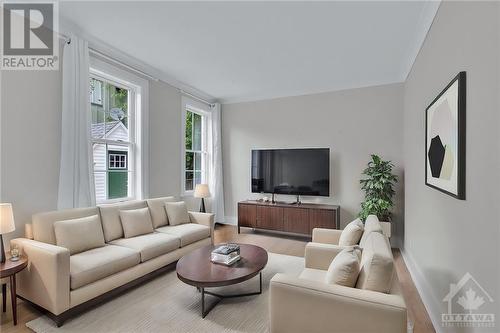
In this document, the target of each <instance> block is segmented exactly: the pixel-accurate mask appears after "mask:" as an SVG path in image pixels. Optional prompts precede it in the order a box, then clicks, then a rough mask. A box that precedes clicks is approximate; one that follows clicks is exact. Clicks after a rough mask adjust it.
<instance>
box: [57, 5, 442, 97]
mask: <svg viewBox="0 0 500 333" xmlns="http://www.w3.org/2000/svg"><path fill="white" fill-rule="evenodd" d="M438 6H439V2H429V1H421V2H414V1H400V2H399V1H387V2H379V1H368V2H359V1H351V2H272V3H271V2H197V3H194V2H130V1H128V2H127V1H123V2H122V1H112V2H62V3H60V12H61V15H62V17H63V20H64V21H67V22H69V23H70V24H71V26H73V27H74V28H75V29H78V31H83V32H84V33H85V35H86V36H92V38H93V39H95V40H96V41H100V42H102V43H104V44H107V45H108V46H110V47H112V48H115V49H118V50H120V51H123V52H124V53H125V54H127V55H128V56H131V57H133V58H135V59H137V60H139V61H140V62H141V63H144V64H147V65H149V66H150V68H152V69H154V70H155V73H154V74H156V75H157V76H158V77H160V78H162V77H168V78H170V79H173V80H175V81H178V82H182V83H185V84H187V85H189V86H191V87H194V88H196V89H198V90H199V91H202V92H204V93H206V94H207V95H210V96H213V97H215V98H217V99H219V100H221V101H223V102H236V101H249V100H259V99H268V98H275V97H282V96H293V95H302V94H310V93H318V92H325V91H333V90H341V89H349V88H357V87H365V86H371V85H379V84H387V83H394V82H402V81H404V80H405V78H406V76H407V74H408V72H409V70H410V68H411V65H412V64H413V61H414V59H415V57H416V55H417V53H418V50H419V49H420V46H421V44H422V42H423V40H424V38H425V35H426V33H427V31H428V29H429V27H430V24H431V23H432V20H433V18H434V15H435V13H436V11H437V8H438ZM167 81H168V80H167Z"/></svg>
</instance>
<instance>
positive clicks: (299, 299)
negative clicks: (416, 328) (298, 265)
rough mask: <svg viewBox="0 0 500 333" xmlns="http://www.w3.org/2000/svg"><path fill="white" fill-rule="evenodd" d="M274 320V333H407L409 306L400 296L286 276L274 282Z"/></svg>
mask: <svg viewBox="0 0 500 333" xmlns="http://www.w3.org/2000/svg"><path fill="white" fill-rule="evenodd" d="M270 318H271V323H270V327H271V332H272V333H295V332H296V333H302V332H308V333H324V332H331V333H334V332H338V333H348V332H353V333H363V332H377V333H381V332H383V333H393V332H394V333H396V332H397V333H403V332H406V306H405V303H404V300H403V298H402V297H401V296H400V295H397V294H384V293H379V292H375V291H370V290H362V289H357V288H349V287H344V286H340V285H329V284H326V283H318V282H317V281H313V280H306V279H301V278H296V277H291V276H287V275H284V274H276V275H275V276H274V277H273V278H272V279H271V288H270Z"/></svg>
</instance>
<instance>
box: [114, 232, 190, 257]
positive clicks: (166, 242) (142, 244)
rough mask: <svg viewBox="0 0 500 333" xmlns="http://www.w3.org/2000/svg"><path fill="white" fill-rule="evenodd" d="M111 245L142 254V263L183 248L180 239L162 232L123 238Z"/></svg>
mask: <svg viewBox="0 0 500 333" xmlns="http://www.w3.org/2000/svg"><path fill="white" fill-rule="evenodd" d="M110 244H113V245H118V246H123V247H126V248H129V249H132V250H136V251H138V252H140V254H141V262H145V261H147V260H149V259H153V258H156V257H158V256H161V255H162V254H165V253H169V252H172V251H174V250H176V249H178V248H179V247H180V246H181V242H180V239H179V238H178V237H176V236H173V235H169V234H163V233H160V232H155V233H151V234H146V235H141V236H136V237H132V238H121V239H117V240H114V241H112V242H111V243H110Z"/></svg>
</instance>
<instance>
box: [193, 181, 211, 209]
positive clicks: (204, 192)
mask: <svg viewBox="0 0 500 333" xmlns="http://www.w3.org/2000/svg"><path fill="white" fill-rule="evenodd" d="M194 197H195V198H201V205H200V212H202V213H206V211H205V198H208V197H210V190H209V189H208V185H207V184H198V185H196V187H195V189H194Z"/></svg>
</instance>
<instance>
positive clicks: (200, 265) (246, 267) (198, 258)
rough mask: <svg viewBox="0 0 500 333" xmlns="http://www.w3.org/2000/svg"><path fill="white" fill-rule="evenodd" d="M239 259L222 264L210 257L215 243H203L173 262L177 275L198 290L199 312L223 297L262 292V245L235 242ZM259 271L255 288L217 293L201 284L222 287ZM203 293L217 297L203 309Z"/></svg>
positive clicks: (265, 261) (210, 308)
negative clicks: (228, 293) (238, 247)
mask: <svg viewBox="0 0 500 333" xmlns="http://www.w3.org/2000/svg"><path fill="white" fill-rule="evenodd" d="M239 246H240V256H241V260H239V261H238V262H236V263H234V264H232V265H231V266H225V265H221V264H214V263H212V262H211V261H210V254H211V252H212V250H213V249H214V248H216V247H217V245H215V246H214V245H207V246H204V247H201V248H199V249H196V250H194V251H193V252H191V253H189V254H187V255H185V256H184V257H182V258H181V259H179V261H178V262H177V268H176V269H177V276H178V277H179V279H180V280H181V281H182V282H184V283H187V284H189V285H192V286H195V287H196V288H197V289H198V290H199V291H200V292H201V316H202V317H203V318H205V316H206V315H207V314H208V313H209V312H210V310H212V309H213V308H214V306H216V305H217V303H219V302H220V301H221V300H222V299H224V298H233V297H243V296H252V295H259V294H261V293H262V270H263V269H264V267H266V264H267V252H266V250H264V249H263V248H261V247H259V246H255V245H250V244H239ZM257 274H259V291H258V292H252V293H246V294H236V295H221V294H216V293H212V292H209V291H206V290H205V288H210V287H223V286H229V285H232V284H237V283H240V282H243V281H246V280H249V279H251V278H253V277H254V276H256V275H257ZM205 294H208V295H212V296H215V297H217V300H216V301H215V302H214V303H212V304H211V305H210V306H209V307H208V308H206V309H205Z"/></svg>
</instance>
